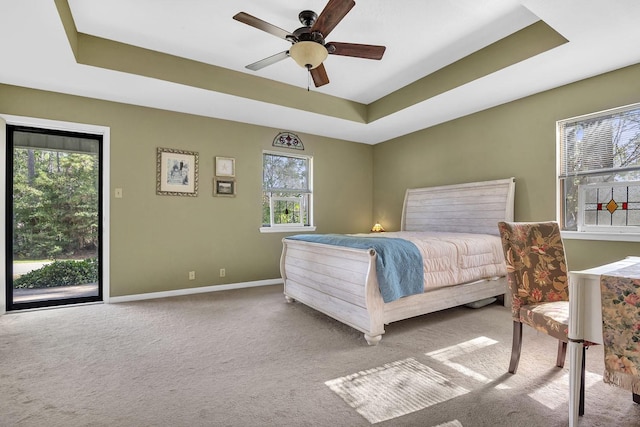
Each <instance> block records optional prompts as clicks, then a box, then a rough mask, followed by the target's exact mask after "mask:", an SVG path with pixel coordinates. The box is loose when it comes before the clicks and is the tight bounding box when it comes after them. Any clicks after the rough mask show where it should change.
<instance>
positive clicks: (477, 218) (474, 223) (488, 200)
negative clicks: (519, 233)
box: [401, 178, 516, 234]
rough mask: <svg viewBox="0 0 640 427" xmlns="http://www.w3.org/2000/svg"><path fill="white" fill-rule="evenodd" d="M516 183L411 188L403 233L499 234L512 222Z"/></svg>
mask: <svg viewBox="0 0 640 427" xmlns="http://www.w3.org/2000/svg"><path fill="white" fill-rule="evenodd" d="M515 186H516V183H515V179H514V178H508V179H498V180H494V181H483V182H470V183H465V184H454V185H441V186H438V187H426V188H411V189H408V190H407V192H406V194H405V196H404V206H403V208H402V224H401V230H403V231H452V232H460V233H482V234H499V233H498V221H513V204H514V195H515Z"/></svg>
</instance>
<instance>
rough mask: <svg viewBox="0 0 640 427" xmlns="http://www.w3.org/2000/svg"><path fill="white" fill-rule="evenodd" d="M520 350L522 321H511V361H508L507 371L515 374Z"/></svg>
mask: <svg viewBox="0 0 640 427" xmlns="http://www.w3.org/2000/svg"><path fill="white" fill-rule="evenodd" d="M521 350H522V323H520V322H517V321H515V320H514V321H513V344H512V346H511V362H510V363H509V373H511V374H515V373H516V371H517V370H518V362H520V351H521Z"/></svg>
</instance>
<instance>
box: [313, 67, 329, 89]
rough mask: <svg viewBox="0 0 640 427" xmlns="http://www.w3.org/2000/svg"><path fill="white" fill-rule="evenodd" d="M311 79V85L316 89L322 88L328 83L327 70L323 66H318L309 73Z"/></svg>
mask: <svg viewBox="0 0 640 427" xmlns="http://www.w3.org/2000/svg"><path fill="white" fill-rule="evenodd" d="M310 73H311V77H312V78H313V84H314V85H316V87H320V86H324V85H326V84H327V83H329V76H327V70H325V68H324V64H320V65H318V66H317V67H316V68H314V69H313V70H311V71H310Z"/></svg>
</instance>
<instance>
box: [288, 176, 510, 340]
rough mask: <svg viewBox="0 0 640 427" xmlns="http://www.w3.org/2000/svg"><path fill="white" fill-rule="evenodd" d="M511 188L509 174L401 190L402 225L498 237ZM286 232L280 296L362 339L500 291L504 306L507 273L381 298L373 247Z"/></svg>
mask: <svg viewBox="0 0 640 427" xmlns="http://www.w3.org/2000/svg"><path fill="white" fill-rule="evenodd" d="M514 192H515V181H514V179H513V178H508V179H501V180H494V181H484V182H474V183H465V184H456V185H445V186H438V187H428V188H417V189H408V190H407V191H406V194H405V200H404V206H403V211H402V222H401V230H402V231H408V232H422V231H436V232H454V233H473V234H490V235H495V236H498V226H497V223H498V221H513V205H514ZM383 234H386V233H383ZM399 234H401V233H399ZM292 238H293V236H292V237H291V238H285V239H283V250H282V256H281V260H280V271H281V274H282V278H283V280H284V294H285V298H286V300H287V301H288V302H293V301H299V302H301V303H304V304H306V305H308V306H309V307H312V308H314V309H316V310H318V311H320V312H322V313H324V314H326V315H328V316H330V317H332V318H334V319H336V320H338V321H340V322H343V323H345V324H347V325H349V326H351V327H353V328H355V329H357V330H359V331H361V332H363V333H364V338H365V339H366V341H367V343H369V345H376V344H377V343H378V342H379V341H380V340H381V339H382V334H384V332H385V330H384V325H386V324H389V323H391V322H395V321H399V320H403V319H408V318H411V317H414V316H420V315H423V314H427V313H432V312H435V311H439V310H443V309H446V308H451V307H456V306H459V305H464V304H469V303H473V302H476V301H480V300H484V299H487V298H491V297H502V298H503V303H505V304H507V303H508V301H509V298H506V297H504V296H505V294H506V293H507V292H508V286H507V281H506V277H505V276H504V275H500V276H493V277H486V278H482V279H479V280H473V281H470V282H466V283H456V284H453V285H448V286H445V287H442V286H441V287H438V286H436V287H433V288H429V289H425V290H424V292H422V293H419V294H415V295H409V296H405V297H402V298H399V299H396V300H394V301H391V302H384V300H383V297H382V294H381V292H380V289H379V283H378V273H377V271H376V257H377V256H378V254H377V253H376V250H375V249H373V248H368V249H356V248H350V247H343V246H336V245H332V244H324V243H316V242H307V241H302V240H293V239H292ZM498 239H499V237H498ZM502 262H503V261H502ZM378 271H379V270H378Z"/></svg>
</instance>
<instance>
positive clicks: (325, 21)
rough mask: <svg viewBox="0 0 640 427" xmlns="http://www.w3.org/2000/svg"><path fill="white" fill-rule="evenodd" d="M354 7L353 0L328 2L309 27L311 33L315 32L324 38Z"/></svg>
mask: <svg viewBox="0 0 640 427" xmlns="http://www.w3.org/2000/svg"><path fill="white" fill-rule="evenodd" d="M355 5H356V2H355V1H353V0H329V3H327V5H326V6H325V7H324V10H323V11H322V13H320V15H319V16H318V19H316V22H315V23H314V24H313V26H312V27H311V32H314V31H317V32H319V33H320V34H322V36H323V37H325V38H326V37H327V36H328V35H329V33H330V32H331V31H332V30H333V29H334V28H335V27H336V25H338V23H339V22H340V21H342V18H344V17H345V16H346V15H347V13H349V11H350V10H351V9H352V8H353V6H355Z"/></svg>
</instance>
